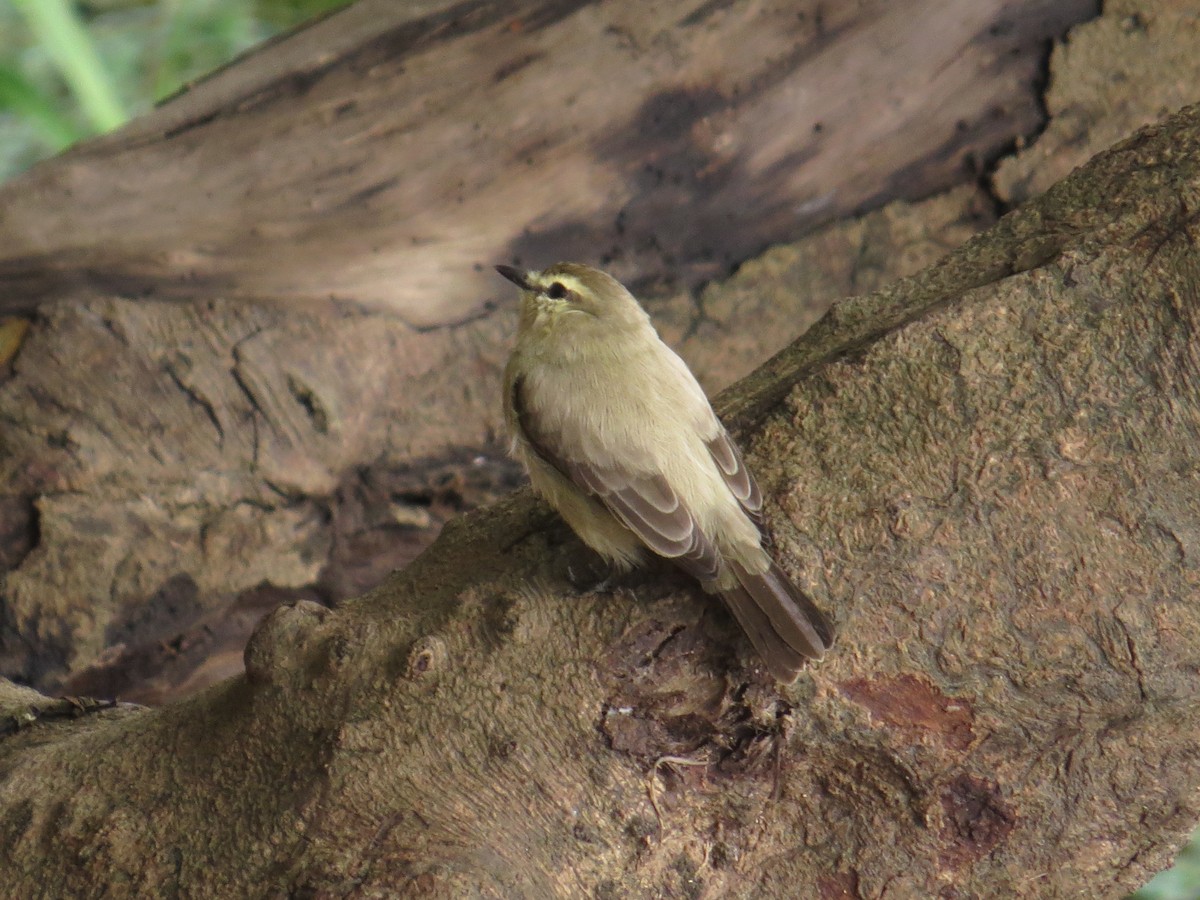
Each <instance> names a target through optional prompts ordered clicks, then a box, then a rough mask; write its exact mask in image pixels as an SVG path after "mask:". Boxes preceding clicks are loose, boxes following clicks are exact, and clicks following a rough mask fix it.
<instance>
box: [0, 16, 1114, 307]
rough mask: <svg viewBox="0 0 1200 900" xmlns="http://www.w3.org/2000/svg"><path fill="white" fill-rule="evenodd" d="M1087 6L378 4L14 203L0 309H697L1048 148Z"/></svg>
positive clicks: (289, 42) (252, 60)
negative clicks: (620, 299)
mask: <svg viewBox="0 0 1200 900" xmlns="http://www.w3.org/2000/svg"><path fill="white" fill-rule="evenodd" d="M1095 7H1096V4H1095V2H1094V0H1068V2H1063V0H1055V2H1050V0H979V2H972V3H955V4H948V3H944V2H940V0H906V2H902V3H896V2H890V0H886V2H885V0H859V2H855V3H835V4H829V3H823V2H818V0H804V2H801V3H781V4H767V3H759V2H754V0H736V2H735V0H719V2H700V0H677V2H671V3H634V2H628V3H599V2H583V0H573V2H568V0H556V2H508V3H502V2H484V0H471V2H456V3H451V2H440V3H424V4H410V3H395V2H392V0H363V2H360V3H358V4H355V5H354V6H353V7H351V8H350V9H348V10H347V11H345V12H343V13H340V14H337V15H333V16H331V17H329V18H328V19H326V20H325V21H323V22H321V23H319V24H317V25H316V26H314V27H312V28H309V29H307V30H305V31H303V32H301V33H299V34H298V35H296V36H294V37H292V38H288V39H284V40H282V41H280V42H277V43H276V44H274V45H272V46H271V47H269V48H267V49H266V50H264V51H260V52H259V53H257V54H254V55H251V56H250V57H249V58H247V59H246V60H243V61H241V62H239V63H238V64H236V65H233V66H231V67H230V68H228V69H227V70H225V71H223V72H221V73H219V74H217V75H215V76H213V77H212V78H210V79H208V80H206V81H204V82H203V83H201V84H199V85H197V86H196V87H195V88H193V89H192V90H191V91H190V92H187V93H185V94H183V95H182V96H180V97H179V98H177V99H175V100H173V101H171V102H169V103H167V104H166V105H165V106H164V107H163V108H162V109H161V110H159V111H158V112H156V113H155V114H153V115H151V116H148V117H145V118H144V119H141V120H139V121H138V122H136V123H133V124H132V125H130V126H129V127H128V128H126V129H124V130H123V131H120V132H118V133H116V134H114V135H113V136H111V137H109V138H106V139H104V140H101V141H97V142H93V143H91V144H88V145H85V146H83V147H81V148H79V149H77V150H74V151H72V152H70V153H68V154H66V155H65V156H63V157H60V158H59V159H56V160H54V161H52V162H49V163H46V164H43V165H42V166H39V167H37V168H35V169H34V170H33V171H32V172H30V173H28V174H27V175H25V176H23V177H21V178H18V179H16V180H14V181H13V182H12V183H10V184H8V185H7V186H5V187H4V188H3V189H2V190H0V311H2V310H12V309H20V308H27V307H28V305H29V304H30V303H31V302H34V301H37V300H41V299H45V298H48V297H53V296H62V295H63V294H64V293H67V294H69V293H73V292H78V291H79V290H81V289H89V288H90V289H95V290H98V291H100V292H115V293H120V294H123V295H126V296H135V297H172V298H185V299H191V298H195V297H196V296H197V295H198V294H199V295H204V296H218V295H219V296H225V297H240V298H251V299H267V300H273V301H280V302H293V301H314V300H326V299H329V298H337V299H342V300H348V301H353V302H355V303H361V304H365V305H368V306H372V307H376V308H382V309H387V310H390V311H392V312H394V313H395V314H397V315H399V316H400V317H401V318H403V319H404V320H405V321H407V322H409V323H411V324H412V325H414V326H418V327H423V328H427V327H434V326H444V325H448V324H451V323H454V322H460V321H462V320H464V319H467V318H470V317H472V316H475V315H478V314H480V312H481V311H483V310H484V309H486V307H487V304H488V302H489V301H494V300H495V299H496V298H497V294H498V292H497V288H496V285H495V284H494V282H492V281H491V280H489V278H488V271H489V270H490V265H491V264H492V263H494V262H498V261H506V260H513V259H520V260H522V261H524V262H526V263H530V264H546V263H549V262H551V261H553V260H555V259H560V258H569V259H580V260H587V261H589V262H593V263H599V264H604V265H606V266H608V267H609V268H611V269H613V270H614V271H615V272H616V273H617V274H618V275H620V276H622V277H626V278H629V277H635V276H636V277H637V278H638V279H642V280H653V279H661V278H669V279H672V280H679V281H681V282H682V283H685V284H695V283H696V282H697V281H699V280H703V279H706V278H711V277H713V276H716V275H719V274H722V273H725V272H728V271H729V270H730V269H731V268H732V267H733V266H734V265H736V264H737V263H739V262H741V261H742V260H743V259H745V258H746V257H747V256H749V255H752V253H754V252H757V251H759V250H761V249H762V248H764V247H765V246H767V245H768V244H771V243H775V242H779V241H782V240H787V239H794V238H795V237H796V236H797V235H799V234H800V233H802V232H803V231H805V230H807V229H810V228H811V227H812V226H813V225H814V224H815V223H819V222H823V221H828V220H830V219H832V218H835V217H837V216H839V215H844V214H846V213H848V212H852V211H856V210H858V209H860V208H862V207H863V206H865V205H868V204H871V203H874V202H878V201H879V200H880V199H881V198H886V199H893V198H895V197H909V198H911V197H918V196H922V195H925V194H928V193H930V192H932V191H933V190H935V189H938V188H942V187H945V186H947V185H949V184H952V183H955V182H957V181H959V180H961V179H962V178H963V177H964V175H965V174H969V173H967V172H966V171H965V170H966V169H969V168H970V167H971V166H975V167H976V168H978V166H979V165H980V164H981V161H982V160H983V159H986V158H991V157H994V156H995V155H996V154H997V153H998V152H999V151H1000V150H1001V149H1002V148H1004V147H1005V146H1007V145H1009V144H1010V143H1011V142H1012V141H1013V139H1014V138H1015V137H1016V136H1019V135H1022V134H1028V133H1030V132H1032V131H1034V130H1035V129H1036V128H1037V127H1038V124H1039V122H1040V119H1041V113H1040V110H1039V108H1038V103H1037V98H1036V93H1035V91H1034V86H1035V82H1036V81H1037V79H1038V78H1039V73H1040V69H1041V64H1042V59H1043V55H1044V50H1045V43H1046V41H1047V39H1049V38H1051V37H1053V36H1056V35H1060V34H1062V33H1063V32H1064V31H1065V29H1066V28H1067V27H1068V26H1069V25H1071V24H1073V23H1075V22H1078V21H1080V20H1082V19H1084V18H1086V17H1088V16H1090V15H1092V14H1093V13H1094V11H1095Z"/></svg>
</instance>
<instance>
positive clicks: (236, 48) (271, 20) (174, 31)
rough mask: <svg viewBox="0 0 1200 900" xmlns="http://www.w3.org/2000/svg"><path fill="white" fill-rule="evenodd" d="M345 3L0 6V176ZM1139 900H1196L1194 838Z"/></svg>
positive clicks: (10, 1)
mask: <svg viewBox="0 0 1200 900" xmlns="http://www.w3.org/2000/svg"><path fill="white" fill-rule="evenodd" d="M348 2H349V0H0V181H3V180H5V179H6V178H8V177H10V176H11V175H14V174H16V173H17V172H20V171H22V170H24V169H26V168H28V167H29V166H31V165H33V164H34V163H35V162H37V161H38V160H39V159H42V158H44V157H46V156H50V155H52V154H54V153H57V152H58V151H59V150H62V149H64V148H66V147H69V146H70V145H71V144H73V143H74V142H75V141H78V140H81V139H83V138H86V137H90V136H91V135H93V134H98V133H100V132H102V131H105V130H108V129H109V128H113V127H116V126H117V125H119V124H120V123H121V122H123V121H124V120H125V119H126V118H128V117H130V116H135V115H138V114H139V113H142V112H145V111H146V110H148V109H149V108H150V107H151V106H153V105H154V104H155V103H157V102H159V101H160V100H163V99H165V98H167V97H169V96H170V95H171V94H173V93H175V92H176V91H178V90H179V89H180V88H181V87H183V86H184V85H186V84H187V83H188V82H190V81H193V80H195V79H197V78H200V77H202V76H203V75H205V74H207V73H208V72H211V71H212V70H214V69H216V68H218V67H220V66H222V65H224V64H225V63H227V62H229V60H231V59H233V58H234V57H235V56H237V55H238V54H239V53H242V52H243V51H245V50H247V49H249V48H250V47H253V46H254V45H255V44H258V43H260V42H261V41H263V40H265V39H266V38H268V37H270V36H272V35H274V34H277V33H278V32H280V31H284V30H286V29H288V28H292V27H294V26H296V25H298V24H300V23H301V22H305V21H307V20H308V19H310V18H312V17H314V16H318V15H322V14H324V13H327V12H329V11H331V10H334V9H337V8H339V7H341V6H345V5H346V4H347V3H348ZM1133 896H1134V897H1135V898H1137V900H1200V832H1197V834H1196V836H1195V837H1194V838H1193V840H1192V843H1191V844H1190V845H1188V847H1187V848H1185V849H1184V851H1183V852H1182V853H1181V854H1180V855H1179V859H1178V860H1177V862H1176V865H1175V867H1174V868H1173V869H1170V870H1168V871H1166V872H1162V873H1160V874H1159V875H1158V876H1157V877H1156V878H1155V879H1154V880H1153V881H1151V882H1150V883H1149V884H1148V885H1146V886H1145V887H1144V888H1142V889H1141V890H1140V891H1138V892H1137V893H1136V894H1134V895H1133Z"/></svg>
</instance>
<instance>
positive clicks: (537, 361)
mask: <svg viewBox="0 0 1200 900" xmlns="http://www.w3.org/2000/svg"><path fill="white" fill-rule="evenodd" d="M496 268H497V270H498V271H499V272H500V274H502V275H503V276H504V277H505V278H507V279H509V280H510V281H512V282H513V283H514V284H516V285H517V286H518V287H519V288H521V318H520V327H519V330H518V334H517V343H516V347H515V348H514V350H513V353H512V356H511V358H510V359H509V362H508V366H507V368H506V370H505V378H504V397H505V403H504V409H505V420H506V422H507V424H508V428H509V430H510V432H511V434H512V436H513V454H514V456H516V457H517V458H518V459H519V460H520V461H521V462H522V463H524V465H525V467H526V468H527V469H528V471H529V477H530V480H531V481H532V482H533V486H534V488H535V489H536V490H537V491H538V492H539V493H541V494H542V495H543V496H545V497H546V499H547V500H548V501H549V502H550V504H551V505H552V506H553V507H554V508H555V509H557V510H558V512H559V513H560V514H561V515H562V516H563V518H564V519H565V520H566V521H567V524H569V525H570V526H571V527H572V528H573V529H574V530H575V532H576V533H577V534H578V535H579V536H580V538H582V539H583V541H584V542H585V543H586V544H588V545H589V546H590V547H592V549H594V550H595V551H596V552H598V553H599V554H600V555H601V556H603V557H604V558H605V559H607V560H609V561H610V562H612V563H614V564H616V565H619V566H621V567H628V566H631V565H633V564H635V563H637V562H638V560H639V559H640V558H641V556H642V551H643V548H648V549H650V550H651V551H653V552H654V553H656V554H658V555H659V556H663V557H666V558H667V559H670V560H672V561H673V562H674V563H675V564H676V565H677V566H679V568H681V569H682V570H683V571H685V572H687V573H688V574H690V575H692V576H693V577H695V578H696V579H697V580H698V581H699V582H700V583H701V585H702V586H703V587H704V588H705V589H706V590H708V591H714V592H717V593H719V594H720V595H721V597H722V598H723V599H724V600H725V602H726V604H727V605H728V606H729V609H730V611H731V612H732V613H733V615H734V617H735V618H736V619H737V620H738V622H739V623H740V624H741V626H742V628H743V629H744V630H745V631H746V634H747V635H748V636H749V638H750V641H751V643H752V644H753V645H754V647H755V649H756V650H757V651H758V653H759V655H760V656H761V657H762V658H763V661H764V662H765V663H766V664H767V667H768V669H769V670H770V671H771V674H772V675H774V676H775V677H776V678H777V679H779V680H780V681H785V682H790V681H794V680H795V678H796V676H797V675H798V674H799V672H800V669H801V668H802V667H803V665H804V661H805V660H807V659H819V658H820V657H821V656H822V655H823V654H824V652H825V651H826V650H827V649H828V648H829V646H830V644H831V641H832V637H831V630H830V628H829V626H828V624H827V623H826V622H825V619H824V618H823V617H822V615H821V613H820V612H819V611H818V610H817V608H816V607H815V606H814V605H813V604H812V601H810V600H809V599H808V597H806V596H805V595H804V594H803V593H802V592H801V591H800V590H799V589H798V588H796V587H795V585H793V584H792V583H791V582H790V581H789V580H788V578H787V576H785V575H784V573H783V572H782V570H781V569H780V568H779V566H778V565H776V563H775V562H774V561H773V560H772V559H771V558H770V556H769V555H768V554H767V552H766V551H765V550H764V549H763V546H762V543H763V536H762V532H761V530H760V529H761V523H762V495H761V494H760V493H759V489H758V486H757V484H755V481H754V478H753V476H752V475H751V474H750V472H749V470H748V469H747V468H746V466H745V464H744V463H743V462H742V457H741V454H740V453H739V452H738V449H737V447H736V445H734V443H733V441H732V440H730V438H729V435H728V434H727V433H726V431H725V429H724V427H723V426H722V425H721V423H720V421H719V420H718V419H717V416H716V414H715V413H714V412H713V410H712V406H711V405H710V404H709V402H708V398H707V397H706V396H705V394H704V391H703V389H702V388H701V387H700V385H699V384H698V383H697V381H696V379H695V377H694V376H693V375H692V373H691V372H690V371H689V370H688V368H687V366H686V365H685V364H684V362H683V360H681V359H680V358H679V357H678V356H677V355H676V354H675V353H674V351H672V350H671V349H670V348H669V347H668V346H667V345H666V344H664V343H663V342H662V340H661V339H660V338H659V336H658V333H657V332H656V331H655V330H654V326H653V325H652V324H651V323H650V319H649V317H648V316H647V315H646V313H645V311H644V310H643V309H642V308H641V306H640V305H639V304H638V302H637V300H635V299H634V297H633V295H632V294H630V293H629V292H628V291H627V290H625V288H624V287H623V286H622V285H621V284H620V283H619V282H617V281H616V280H615V279H613V278H612V277H611V276H609V275H607V274H605V273H604V272H601V271H599V270H598V269H593V268H591V267H589V266H584V265H579V264H577V263H559V264H557V265H554V266H551V267H550V268H548V269H545V270H543V271H540V272H537V271H529V272H526V271H522V270H519V269H515V268H512V267H510V266H497V267H496Z"/></svg>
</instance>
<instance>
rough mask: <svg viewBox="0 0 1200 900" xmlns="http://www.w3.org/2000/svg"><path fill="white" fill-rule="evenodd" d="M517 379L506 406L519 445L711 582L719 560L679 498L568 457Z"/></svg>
mask: <svg viewBox="0 0 1200 900" xmlns="http://www.w3.org/2000/svg"><path fill="white" fill-rule="evenodd" d="M522 386H523V383H522V379H520V378H517V379H515V380H514V381H513V384H512V387H511V389H510V390H511V392H512V395H511V398H510V400H511V404H512V405H511V408H512V410H513V411H514V413H515V418H516V425H517V426H518V427H519V428H520V430H521V434H522V436H523V437H524V439H525V441H526V442H527V443H528V444H529V447H530V449H532V450H533V451H534V452H535V453H537V455H538V456H539V457H541V458H542V460H544V461H545V462H546V463H547V464H548V465H551V466H553V467H554V468H555V469H557V470H558V472H559V474H561V475H562V476H563V477H564V478H566V479H567V480H568V481H570V482H571V483H572V484H574V485H575V486H576V487H577V488H579V489H580V490H581V491H583V492H584V493H586V494H589V495H590V496H592V497H595V498H596V499H597V500H598V501H600V503H601V504H603V505H604V507H605V508H606V509H607V510H608V511H609V512H610V513H612V515H613V516H615V517H616V518H617V519H618V520H619V521H620V522H621V523H622V524H624V525H625V527H626V528H628V529H629V530H630V531H632V532H633V533H634V534H636V535H637V536H638V537H639V538H640V539H641V540H642V543H644V544H645V545H646V546H647V547H649V548H650V549H651V550H653V551H654V552H655V553H657V554H658V555H659V556H663V557H666V558H668V559H670V560H671V561H672V562H674V563H675V564H676V565H677V566H679V567H680V568H681V569H683V570H684V571H685V572H687V573H688V574H689V575H691V576H692V577H693V578H696V579H697V580H699V581H701V582H709V581H714V580H716V578H717V575H718V573H719V571H720V568H721V556H720V554H719V553H718V552H717V549H716V547H715V546H713V543H712V541H711V540H709V538H708V537H707V536H706V535H705V534H704V532H703V531H701V530H700V527H699V526H698V525H697V524H696V520H695V518H694V517H693V516H692V513H691V511H690V510H688V508H687V507H686V506H684V505H683V502H682V501H681V500H680V498H679V494H678V493H676V491H675V489H674V488H672V487H671V485H670V484H669V483H668V482H667V480H666V479H665V478H664V477H663V476H662V475H661V474H650V473H645V472H634V471H632V470H629V469H626V468H623V467H621V466H620V465H619V464H609V465H597V464H595V463H593V462H592V461H590V460H586V459H579V458H574V456H572V455H571V454H569V453H568V452H567V451H566V448H564V447H563V442H562V441H561V440H560V436H559V435H557V434H555V433H553V431H552V430H551V429H548V428H546V427H545V426H544V425H543V423H542V422H540V421H539V420H538V417H537V416H536V414H535V413H534V412H533V411H532V410H531V409H530V408H529V405H528V404H527V403H526V402H524V396H523V394H522Z"/></svg>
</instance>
